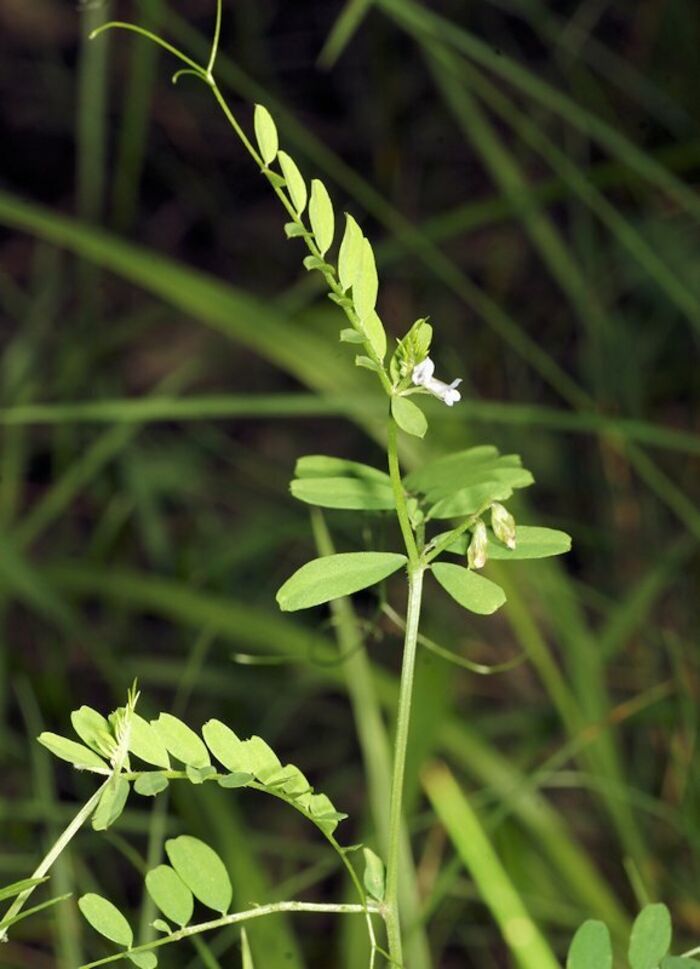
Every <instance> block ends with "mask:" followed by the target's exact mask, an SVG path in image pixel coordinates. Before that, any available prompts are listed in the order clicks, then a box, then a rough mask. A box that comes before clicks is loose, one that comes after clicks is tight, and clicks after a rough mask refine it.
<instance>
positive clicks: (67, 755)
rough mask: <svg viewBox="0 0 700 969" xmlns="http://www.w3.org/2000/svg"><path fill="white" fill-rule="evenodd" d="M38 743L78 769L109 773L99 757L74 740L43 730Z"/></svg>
mask: <svg viewBox="0 0 700 969" xmlns="http://www.w3.org/2000/svg"><path fill="white" fill-rule="evenodd" d="M39 743H40V744H43V745H44V747H46V749H47V750H50V751H51V753H52V754H54V755H55V756H56V757H60V758H61V760H67V761H68V763H69V764H72V765H73V767H77V769H78V770H87V771H93V772H94V773H96V774H107V773H109V767H108V765H107V764H106V763H105V761H104V760H102V758H101V757H98V755H97V754H96V753H95V752H94V751H92V750H90V748H89V747H85V746H84V745H83V744H79V743H76V742H75V740H68V739H67V738H66V737H60V736H59V735H58V734H55V733H48V732H46V731H45V732H44V733H42V734H40V736H39Z"/></svg>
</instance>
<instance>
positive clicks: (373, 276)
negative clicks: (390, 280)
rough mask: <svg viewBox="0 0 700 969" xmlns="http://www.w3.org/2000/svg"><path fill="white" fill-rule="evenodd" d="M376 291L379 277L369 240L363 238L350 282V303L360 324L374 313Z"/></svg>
mask: <svg viewBox="0 0 700 969" xmlns="http://www.w3.org/2000/svg"><path fill="white" fill-rule="evenodd" d="M378 290H379V277H378V276H377V265H376V262H375V259H374V250H373V249H372V245H371V243H370V241H369V239H366V238H363V239H362V242H361V244H360V248H359V259H358V263H357V265H356V267H355V272H354V275H353V280H352V301H353V305H354V307H355V312H356V313H357V315H358V317H359V318H360V321H361V322H364V321H365V320H367V318H368V317H369V316H371V315H372V313H374V308H375V306H376V305H377V293H378Z"/></svg>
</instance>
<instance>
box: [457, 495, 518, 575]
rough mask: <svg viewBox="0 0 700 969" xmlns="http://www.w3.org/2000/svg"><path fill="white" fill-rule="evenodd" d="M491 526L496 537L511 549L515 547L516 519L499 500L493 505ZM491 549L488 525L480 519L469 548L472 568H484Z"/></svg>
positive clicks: (469, 560) (469, 562) (469, 561)
mask: <svg viewBox="0 0 700 969" xmlns="http://www.w3.org/2000/svg"><path fill="white" fill-rule="evenodd" d="M491 528H492V529H493V533H494V535H495V536H496V538H497V539H498V540H499V541H500V542H503V544H504V545H505V546H507V547H508V548H510V549H514V548H515V519H514V518H513V516H512V515H511V513H510V512H509V511H508V510H507V509H506V508H504V507H503V505H501V504H499V503H498V502H497V501H494V503H493V504H492V505H491ZM488 550H489V536H488V532H487V531H486V525H484V523H483V522H482V521H481V519H479V521H478V522H477V523H476V525H475V526H474V529H473V531H472V539H471V542H470V543H469V547H468V548H467V563H468V565H469V568H470V569H483V567H484V566H485V565H486V559H487V558H488Z"/></svg>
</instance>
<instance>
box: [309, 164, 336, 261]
mask: <svg viewBox="0 0 700 969" xmlns="http://www.w3.org/2000/svg"><path fill="white" fill-rule="evenodd" d="M309 221H310V223H311V231H312V232H313V234H314V239H315V240H316V245H317V246H318V250H319V252H320V253H321V256H325V254H326V253H327V252H328V250H329V249H330V247H331V245H332V244H333V236H334V235H335V214H334V212H333V203H332V202H331V199H330V196H329V194H328V189H327V188H326V186H325V185H324V184H323V182H322V181H320V180H319V179H318V178H314V179H313V181H312V182H311V199H310V201H309Z"/></svg>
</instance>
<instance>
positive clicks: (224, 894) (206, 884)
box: [163, 834, 233, 921]
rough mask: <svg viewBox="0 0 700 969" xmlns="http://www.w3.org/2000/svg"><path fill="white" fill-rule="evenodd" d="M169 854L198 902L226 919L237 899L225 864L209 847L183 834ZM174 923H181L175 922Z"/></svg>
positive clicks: (173, 841)
mask: <svg viewBox="0 0 700 969" xmlns="http://www.w3.org/2000/svg"><path fill="white" fill-rule="evenodd" d="M165 852H166V854H167V856H168V859H169V861H170V864H171V865H172V866H173V868H174V869H175V872H176V873H177V875H179V877H180V878H181V879H182V881H183V882H184V884H185V885H186V886H187V888H188V889H189V890H190V892H192V894H193V895H194V897H195V898H196V899H197V901H199V902H201V903H202V905H206V906H207V908H211V909H214V911H216V912H221V913H222V915H223V914H224V913H225V912H227V911H228V909H229V906H230V905H231V899H232V898H233V888H232V886H231V879H230V878H229V876H228V872H227V871H226V867H225V865H224V863H223V861H222V860H221V858H219V856H218V855H217V853H216V852H215V851H214V850H213V849H212V848H210V847H209V845H207V844H205V843H204V842H203V841H200V840H199V838H193V837H191V836H190V835H186V834H183V835H181V836H180V837H179V838H170V839H169V840H168V841H166V842H165ZM171 887H172V883H171ZM163 914H167V913H166V912H164V913H163ZM171 917H172V916H171ZM173 921H177V919H175V918H173Z"/></svg>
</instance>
